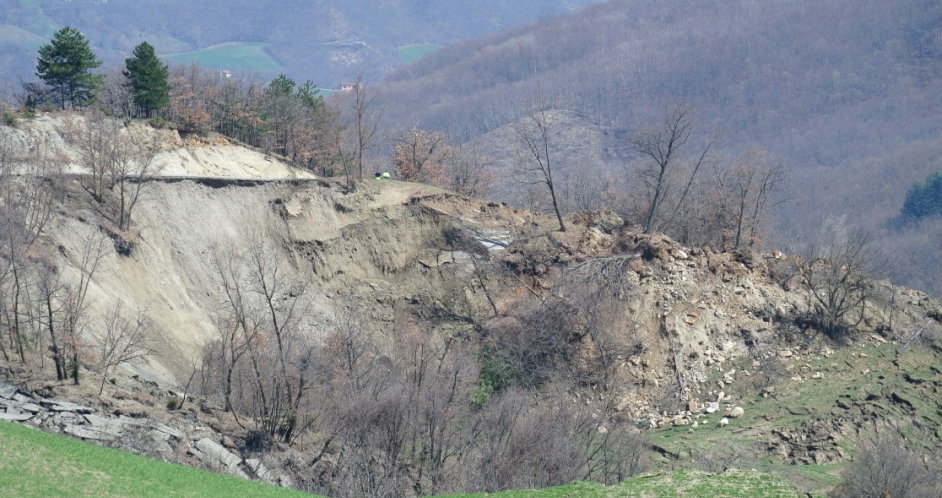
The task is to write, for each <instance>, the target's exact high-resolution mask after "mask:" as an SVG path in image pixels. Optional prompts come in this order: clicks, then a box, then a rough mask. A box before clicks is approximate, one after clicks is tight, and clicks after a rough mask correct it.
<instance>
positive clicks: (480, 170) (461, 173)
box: [445, 143, 496, 197]
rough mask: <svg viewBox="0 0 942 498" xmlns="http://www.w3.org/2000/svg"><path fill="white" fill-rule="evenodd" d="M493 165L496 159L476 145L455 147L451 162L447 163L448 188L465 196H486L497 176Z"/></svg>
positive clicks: (466, 144)
mask: <svg viewBox="0 0 942 498" xmlns="http://www.w3.org/2000/svg"><path fill="white" fill-rule="evenodd" d="M493 165H494V158H493V157H491V156H488V155H487V154H485V153H484V152H483V151H482V150H480V148H479V147H477V146H475V145H472V144H468V143H465V144H462V145H459V146H457V147H455V148H454V151H453V153H452V156H451V158H450V160H448V161H446V162H445V176H446V177H447V178H448V181H449V184H448V188H449V189H451V190H454V191H455V192H458V193H459V194H463V195H470V196H475V197H483V196H485V195H486V194H487V193H488V192H489V191H490V188H491V184H492V183H493V182H494V178H495V176H496V175H495V174H494V172H493V171H492V170H491V167H492V166H493Z"/></svg>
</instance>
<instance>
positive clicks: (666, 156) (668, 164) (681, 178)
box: [628, 104, 713, 233]
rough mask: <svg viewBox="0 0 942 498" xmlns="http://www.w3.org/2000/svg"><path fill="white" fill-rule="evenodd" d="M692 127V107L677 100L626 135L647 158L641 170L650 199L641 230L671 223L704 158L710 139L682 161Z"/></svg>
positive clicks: (646, 231)
mask: <svg viewBox="0 0 942 498" xmlns="http://www.w3.org/2000/svg"><path fill="white" fill-rule="evenodd" d="M695 129H696V120H695V110H694V108H693V107H691V106H689V105H686V104H677V105H675V106H673V107H671V108H670V109H668V110H667V111H666V112H665V113H664V118H663V121H662V122H661V123H660V124H658V125H656V126H654V127H651V128H646V129H643V130H640V131H638V132H636V133H634V134H632V135H631V136H629V138H628V141H629V145H630V146H631V148H632V149H633V150H634V151H635V152H637V153H638V154H640V155H641V156H643V157H645V158H646V159H648V160H649V161H650V162H649V163H648V164H646V165H645V166H644V167H643V168H642V170H641V171H640V176H641V178H642V179H643V181H644V182H645V186H646V188H647V190H648V199H649V200H648V204H647V206H646V211H647V212H646V214H645V221H644V225H643V229H644V233H651V232H652V231H657V230H665V229H666V228H668V227H669V226H670V225H671V222H672V221H673V220H674V217H675V216H676V215H677V213H678V211H679V210H680V209H681V207H682V206H683V205H684V201H685V200H686V199H687V195H688V193H689V192H690V187H691V186H692V185H693V182H694V179H695V178H696V176H697V173H698V172H699V171H700V167H701V166H702V165H703V164H704V163H705V162H706V161H707V158H708V153H709V152H710V148H711V147H712V145H713V140H712V139H711V140H708V141H707V143H706V144H705V145H704V146H703V149H702V150H701V151H699V153H698V154H696V156H695V157H694V159H693V162H692V164H690V165H686V164H685V161H686V158H685V157H683V155H682V154H683V153H684V149H685V147H686V146H687V144H688V143H689V142H690V139H691V135H692V134H693V132H694V130H695ZM676 190H680V192H679V193H677V192H675V191H676ZM665 203H667V204H665Z"/></svg>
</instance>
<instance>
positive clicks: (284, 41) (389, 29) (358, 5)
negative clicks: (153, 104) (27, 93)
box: [0, 0, 596, 87]
mask: <svg viewBox="0 0 942 498" xmlns="http://www.w3.org/2000/svg"><path fill="white" fill-rule="evenodd" d="M592 1H596V0H569V1H563V0H513V1H499V0H481V1H476V2H460V1H455V0H447V1H434V2H432V1H427V0H382V1H372V0H279V1H273V0H251V1H249V0H229V1H219V0H200V1H196V2H192V1H184V0H148V1H140V0H108V1H104V0H70V1H65V0H29V1H27V0H0V65H2V66H0V67H3V69H4V71H3V72H4V77H5V78H13V79H15V75H17V74H21V75H23V77H24V78H28V77H31V75H32V71H33V70H34V65H35V57H36V55H35V50H36V48H37V47H38V46H39V45H40V44H41V43H43V42H45V41H46V40H47V39H48V38H49V37H50V36H51V35H52V33H53V32H54V31H55V30H56V29H59V28H61V27H62V26H66V25H70V26H72V27H75V28H77V29H79V30H80V31H82V32H83V33H84V34H85V36H86V37H87V38H88V39H89V40H90V42H91V44H92V47H93V49H94V50H95V51H96V53H97V54H98V55H99V57H101V58H102V59H104V60H105V62H106V64H107V63H117V62H120V61H121V60H122V59H123V57H126V56H127V54H128V53H129V52H130V51H131V49H132V48H133V47H134V46H135V45H136V44H137V43H139V42H140V41H141V40H147V41H148V42H150V43H151V44H152V45H154V46H155V47H156V48H157V52H158V55H161V56H167V55H171V54H178V53H184V54H186V55H183V56H179V57H177V60H185V59H188V58H192V57H197V58H199V59H200V60H201V61H202V62H203V63H205V64H207V65H216V66H217V67H222V68H226V69H231V70H240V69H249V70H255V69H261V70H262V71H263V72H265V73H268V74H270V73H277V72H282V71H283V72H286V73H288V75H289V76H291V77H293V78H295V79H297V80H301V81H303V80H306V79H312V80H314V81H315V82H316V83H318V84H320V85H321V86H325V87H333V86H336V85H337V83H338V82H339V81H342V80H343V79H345V78H349V77H350V75H351V74H352V72H353V70H354V69H355V68H358V67H360V68H364V69H365V70H366V71H368V74H369V75H371V77H372V78H374V79H375V78H376V77H377V76H378V75H379V74H380V73H381V72H382V71H383V70H386V69H389V68H390V67H393V66H396V65H398V64H401V63H402V62H403V61H408V60H411V59H412V58H414V57H415V54H421V53H422V52H423V47H430V48H435V47H437V46H440V45H445V44H450V43H454V42H457V41H460V40H463V39H467V38H472V37H476V36H482V35H485V34H487V33H491V32H494V31H496V30H498V29H503V28H506V27H509V26H512V25H515V24H518V23H521V22H526V21H532V20H535V19H538V18H540V17H543V16H547V15H550V14H555V13H561V12H566V11H568V10H571V9H574V8H576V7H578V6H581V5H584V4H587V3H591V2H592ZM222 44H226V45H223V46H219V45H222ZM238 44H251V45H250V47H249V48H250V49H251V50H246V49H245V47H240V46H239V45H238ZM257 48H260V49H261V50H255V49H257ZM207 49H208V50H207ZM204 50H206V52H203V51H204Z"/></svg>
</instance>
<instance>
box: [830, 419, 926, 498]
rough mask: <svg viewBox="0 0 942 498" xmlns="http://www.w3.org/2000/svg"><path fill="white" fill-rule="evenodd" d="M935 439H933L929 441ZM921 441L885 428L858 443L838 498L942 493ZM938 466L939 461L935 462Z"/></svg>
mask: <svg viewBox="0 0 942 498" xmlns="http://www.w3.org/2000/svg"><path fill="white" fill-rule="evenodd" d="M927 439H930V440H931V439H933V438H927ZM919 445H920V442H919V441H916V442H913V441H907V440H906V439H905V438H903V436H902V434H901V433H900V431H899V429H896V428H886V429H884V430H883V431H881V432H878V433H874V434H872V435H871V436H870V437H869V438H865V439H863V440H862V441H861V442H860V443H859V444H858V451H859V454H858V455H857V457H856V459H855V460H854V461H853V462H852V463H850V464H849V465H848V467H847V469H846V470H845V471H844V473H843V476H842V477H843V478H844V484H843V485H842V486H841V487H839V488H838V490H837V493H836V494H837V496H840V497H846V498H886V497H893V498H930V497H936V496H939V494H940V493H942V479H940V477H939V473H938V471H936V470H934V469H932V468H930V467H929V466H928V465H927V464H928V463H929V462H931V460H930V459H929V457H928V455H925V458H924V453H925V452H923V451H919V449H914V446H915V447H917V448H918V447H919ZM932 463H933V464H935V465H938V463H939V462H932Z"/></svg>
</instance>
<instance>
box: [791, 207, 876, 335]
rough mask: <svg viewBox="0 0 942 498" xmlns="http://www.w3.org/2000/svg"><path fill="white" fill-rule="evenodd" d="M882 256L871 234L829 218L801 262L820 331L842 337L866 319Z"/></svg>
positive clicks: (800, 274) (799, 271) (802, 273)
mask: <svg viewBox="0 0 942 498" xmlns="http://www.w3.org/2000/svg"><path fill="white" fill-rule="evenodd" d="M878 263H879V257H878V253H877V250H876V248H875V247H874V246H873V243H872V238H871V236H870V235H869V234H868V233H866V232H864V231H861V230H853V229H850V228H848V227H847V223H846V220H845V219H844V218H843V217H841V218H837V219H834V218H829V219H827V220H826V221H825V222H824V224H823V225H822V227H821V230H820V231H819V233H818V236H817V237H816V238H815V240H814V241H813V242H812V243H811V244H809V246H808V248H807V249H806V250H805V253H804V255H803V258H802V259H801V260H800V261H799V262H798V268H797V270H798V275H799V276H800V277H801V279H802V281H803V282H804V284H805V285H806V286H807V288H808V291H809V300H810V303H809V307H810V309H811V317H810V318H811V320H812V322H813V325H814V326H815V328H816V329H817V330H818V331H819V332H823V333H824V334H825V335H826V336H827V337H828V338H830V339H832V340H835V341H842V340H843V339H844V338H845V337H846V334H847V333H848V332H849V331H850V329H852V328H853V327H855V326H857V325H859V324H860V322H862V321H863V319H864V311H865V308H866V304H867V301H868V299H869V298H870V297H871V296H870V295H871V288H872V284H871V279H872V278H873V277H871V276H870V275H868V273H871V272H875V271H877V270H878Z"/></svg>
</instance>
